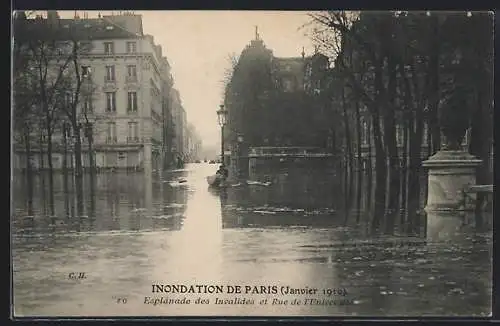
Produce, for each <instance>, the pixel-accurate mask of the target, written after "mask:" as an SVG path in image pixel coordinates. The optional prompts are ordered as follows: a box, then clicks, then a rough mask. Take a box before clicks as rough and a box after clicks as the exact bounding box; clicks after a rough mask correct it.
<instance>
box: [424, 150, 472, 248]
mask: <svg viewBox="0 0 500 326" xmlns="http://www.w3.org/2000/svg"><path fill="white" fill-rule="evenodd" d="M480 164H481V160H478V159H477V158H475V157H474V156H472V155H470V154H469V153H467V152H464V151H451V150H445V151H439V152H437V153H436V154H435V155H433V156H431V157H430V158H429V159H428V160H427V161H424V162H423V164H422V165H423V166H424V167H425V168H427V169H428V171H429V172H428V195H427V205H426V207H425V212H426V213H427V238H428V240H431V241H443V240H450V239H451V238H453V235H454V234H455V233H456V232H457V231H458V229H459V228H460V227H461V225H463V223H464V213H465V211H469V210H472V207H471V206H470V205H467V204H466V202H465V201H464V194H463V190H464V189H465V188H466V187H467V186H469V185H474V184H476V168H477V167H478V166H479V165H480Z"/></svg>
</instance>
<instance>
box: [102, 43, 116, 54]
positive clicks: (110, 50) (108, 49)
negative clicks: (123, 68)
mask: <svg viewBox="0 0 500 326" xmlns="http://www.w3.org/2000/svg"><path fill="white" fill-rule="evenodd" d="M104 53H105V54H114V53H115V45H114V44H113V42H104Z"/></svg>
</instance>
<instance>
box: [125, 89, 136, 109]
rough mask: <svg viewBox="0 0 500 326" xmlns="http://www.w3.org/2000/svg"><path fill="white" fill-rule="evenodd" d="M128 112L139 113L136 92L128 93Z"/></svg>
mask: <svg viewBox="0 0 500 326" xmlns="http://www.w3.org/2000/svg"><path fill="white" fill-rule="evenodd" d="M127 103H128V104H127V111H128V112H137V93H136V92H128V97H127Z"/></svg>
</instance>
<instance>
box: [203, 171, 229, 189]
mask: <svg viewBox="0 0 500 326" xmlns="http://www.w3.org/2000/svg"><path fill="white" fill-rule="evenodd" d="M207 183H208V186H209V187H213V188H222V187H225V186H226V183H225V182H224V181H223V180H221V179H220V178H219V177H218V176H217V175H216V174H214V175H209V176H208V177H207Z"/></svg>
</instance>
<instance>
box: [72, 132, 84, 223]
mask: <svg viewBox="0 0 500 326" xmlns="http://www.w3.org/2000/svg"><path fill="white" fill-rule="evenodd" d="M73 136H74V141H75V186H76V211H77V214H78V216H82V215H83V171H82V170H83V168H82V140H81V138H80V126H79V125H78V124H76V123H73Z"/></svg>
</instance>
